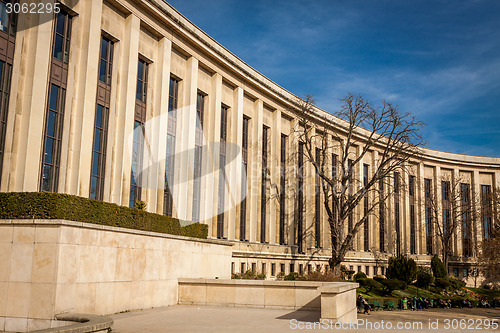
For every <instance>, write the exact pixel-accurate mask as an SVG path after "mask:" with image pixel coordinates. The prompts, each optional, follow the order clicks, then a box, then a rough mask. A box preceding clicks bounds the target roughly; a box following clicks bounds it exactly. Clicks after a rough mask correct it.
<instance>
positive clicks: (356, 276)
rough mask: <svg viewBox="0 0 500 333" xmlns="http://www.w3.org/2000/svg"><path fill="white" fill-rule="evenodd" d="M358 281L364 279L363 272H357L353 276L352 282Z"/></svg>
mask: <svg viewBox="0 0 500 333" xmlns="http://www.w3.org/2000/svg"><path fill="white" fill-rule="evenodd" d="M358 279H366V274H365V273H363V272H357V273H356V274H354V281H356V282H357V281H358Z"/></svg>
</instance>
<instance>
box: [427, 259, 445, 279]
mask: <svg viewBox="0 0 500 333" xmlns="http://www.w3.org/2000/svg"><path fill="white" fill-rule="evenodd" d="M431 269H432V274H433V275H434V277H435V278H436V279H437V278H445V277H447V276H448V273H447V272H446V268H445V267H444V264H443V262H442V261H441V259H439V257H438V255H437V254H435V255H434V257H432V260H431Z"/></svg>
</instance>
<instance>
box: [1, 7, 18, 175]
mask: <svg viewBox="0 0 500 333" xmlns="http://www.w3.org/2000/svg"><path fill="white" fill-rule="evenodd" d="M16 21H17V15H15V14H9V13H7V7H6V4H5V3H4V2H3V1H0V43H1V45H2V47H1V48H0V180H1V175H2V166H3V156H4V151H5V135H6V131H7V114H8V111H9V97H10V84H11V80H12V64H13V62H14V59H13V56H14V47H15V42H16Z"/></svg>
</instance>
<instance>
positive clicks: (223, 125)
mask: <svg viewBox="0 0 500 333" xmlns="http://www.w3.org/2000/svg"><path fill="white" fill-rule="evenodd" d="M226 141H227V107H225V106H221V116H220V149H219V200H218V206H217V238H224V198H225V197H224V191H225V186H226V172H225V170H226Z"/></svg>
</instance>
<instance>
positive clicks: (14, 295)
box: [5, 282, 31, 331]
mask: <svg viewBox="0 0 500 333" xmlns="http://www.w3.org/2000/svg"><path fill="white" fill-rule="evenodd" d="M30 294H31V283H27V282H10V283H9V285H8V289H7V305H6V311H5V314H6V316H7V317H18V318H27V317H28V310H29V299H30ZM26 325H27V323H26ZM9 331H10V330H9Z"/></svg>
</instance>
